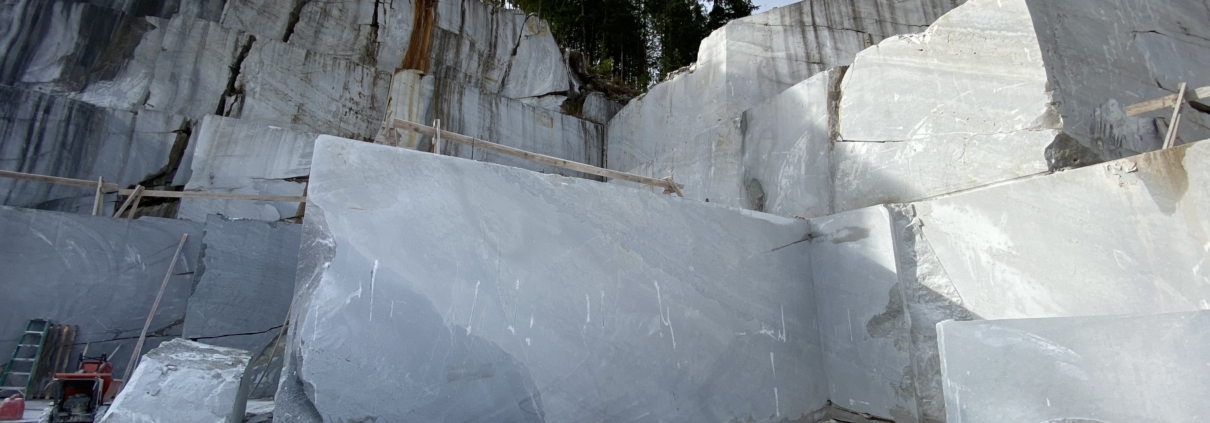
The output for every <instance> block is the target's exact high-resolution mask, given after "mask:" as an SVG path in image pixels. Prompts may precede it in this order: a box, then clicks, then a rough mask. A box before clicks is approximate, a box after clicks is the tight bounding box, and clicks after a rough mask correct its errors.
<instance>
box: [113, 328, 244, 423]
mask: <svg viewBox="0 0 1210 423" xmlns="http://www.w3.org/2000/svg"><path fill="white" fill-rule="evenodd" d="M249 359H250V357H249V355H248V352H247V351H243V350H237V349H234V348H222V347H216V346H213V345H206V344H202V343H197V342H192V341H187V340H184V339H173V340H171V341H168V342H165V343H163V344H162V345H160V346H159V347H158V348H156V349H154V350H151V352H149V353H147V355H145V356H143V358H142V359H141V360H140V361H139V366H138V368H136V369H135V371H134V373H133V374H131V375H130V381H129V382H128V383H126V386H125V387H123V389H122V393H120V394H118V397H117V398H114V400H113V404H112V405H110V407H109V411H107V412H106V413H105V416H104V417H103V418H101V423H142V422H168V421H171V422H182V423H240V422H243V421H244V407H245V406H246V405H247V401H248V393H247V392H244V390H243V389H246V388H241V384H242V383H244V382H245V381H244V379H245V374H244V369H245V367H247V366H248V360H249Z"/></svg>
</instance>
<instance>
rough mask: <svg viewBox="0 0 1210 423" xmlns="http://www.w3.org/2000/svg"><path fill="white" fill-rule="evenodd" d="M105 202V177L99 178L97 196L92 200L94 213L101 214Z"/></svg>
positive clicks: (94, 214)
mask: <svg viewBox="0 0 1210 423" xmlns="http://www.w3.org/2000/svg"><path fill="white" fill-rule="evenodd" d="M104 203H105V177H104V176H102V177H100V178H97V196H96V198H94V199H93V200H92V215H93V216H100V215H101V206H102V205H103V204H104Z"/></svg>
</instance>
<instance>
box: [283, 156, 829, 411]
mask: <svg viewBox="0 0 1210 423" xmlns="http://www.w3.org/2000/svg"><path fill="white" fill-rule="evenodd" d="M311 169H312V170H311V185H310V195H309V197H308V205H307V219H306V221H305V224H304V229H303V238H304V240H303V250H302V252H301V253H300V256H301V260H302V264H301V265H300V268H299V275H300V277H299V285H298V294H297V296H296V297H295V300H294V305H293V309H294V318H293V320H292V322H291V327H292V328H294V330H292V331H291V334H290V342H289V345H288V349H287V363H286V371H285V373H286V376H285V377H284V378H283V380H282V385H281V387H280V388H279V390H278V395H277V400H276V401H277V408H276V410H275V418H276V417H278V416H282V417H283V418H287V419H289V420H290V421H319V420H321V419H322V420H324V421H340V420H358V419H362V420H364V419H379V420H393V421H395V420H398V421H405V420H415V419H422V420H429V421H588V420H595V419H603V420H611V421H612V420H618V421H621V420H632V419H660V420H665V421H686V422H689V421H730V420H733V419H735V420H744V421H782V420H786V419H789V420H796V419H804V420H806V421H814V420H815V419H816V416H817V415H818V414H819V410H820V409H822V408H823V407H824V405H825V403H826V398H827V394H826V392H825V390H826V386H827V385H826V376H825V374H824V372H823V371H822V367H821V366H822V364H821V363H822V357H821V352H820V346H819V344H818V332H817V329H816V327H817V326H816V312H815V299H814V298H813V295H812V289H811V287H810V286H811V285H810V273H811V272H810V261H809V259H808V254H809V251H808V249H807V245H806V243H804V242H802V241H804V240H805V239H807V235H809V228H808V226H809V225H808V224H807V223H806V222H803V221H800V220H795V219H788V218H780V217H775V216H772V215H765V214H759V213H752V212H743V211H738V210H733V209H727V208H722V207H715V206H710V205H706V204H701V203H698V202H693V201H687V200H679V199H675V198H671V197H666V196H658V195H651V194H642V193H637V192H636V191H633V190H630V189H626V188H624V187H617V186H613V185H609V184H601V183H597V182H594V181H586V180H582V179H574V178H564V177H559V176H553V175H541V174H537V173H533V172H529V171H524V170H520V169H515V168H510V167H504V166H498V165H492V164H484V163H477V162H474V161H469V160H464V159H458V158H452V157H442V156H438V155H431V154H426V153H420V152H415V151H410V150H405V149H397V148H392V147H386V146H380V145H372V144H365V143H359V142H356V141H352V140H344V139H338V138H334V137H327V136H321V137H320V138H319V140H318V141H317V143H316V153H315V159H314V160H313V162H312V168H311ZM354 170H356V171H354ZM349 386H358V387H359V389H358V393H357V395H348V387H349Z"/></svg>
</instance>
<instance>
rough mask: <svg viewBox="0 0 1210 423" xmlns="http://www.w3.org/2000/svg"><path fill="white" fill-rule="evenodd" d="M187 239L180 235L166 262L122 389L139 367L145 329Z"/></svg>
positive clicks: (144, 339) (162, 296)
mask: <svg viewBox="0 0 1210 423" xmlns="http://www.w3.org/2000/svg"><path fill="white" fill-rule="evenodd" d="M188 239H189V234H181V242H180V243H178V244H177V245H176V252H175V253H172V261H170V262H168V271H167V272H165V273H164V282H162V283H160V292H159V293H158V294H155V302H154V303H151V311H150V312H148V313H147V320H146V321H144V322H143V330H141V331H139V341H138V342H136V343H135V344H134V352H133V353H131V354H130V363H129V364H127V365H126V371H125V372H124V373H123V374H122V387H123V388H125V387H126V385H129V383H127V382H130V374H131V373H132V372H134V368H135V366H138V365H139V352H140V351H142V350H143V342H144V341H146V340H147V329H148V328H150V327H151V319H153V318H155V310H156V309H157V308H160V300H161V299H163V298H164V289H165V288H168V280H169V279H172V269H175V268H176V260H177V258H178V257H180V256H181V249H182V248H185V241H186V240H188Z"/></svg>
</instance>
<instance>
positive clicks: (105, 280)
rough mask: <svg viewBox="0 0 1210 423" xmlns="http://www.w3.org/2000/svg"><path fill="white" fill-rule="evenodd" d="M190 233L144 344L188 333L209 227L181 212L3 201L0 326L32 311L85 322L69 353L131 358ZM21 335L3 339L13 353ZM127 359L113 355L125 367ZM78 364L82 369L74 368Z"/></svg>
mask: <svg viewBox="0 0 1210 423" xmlns="http://www.w3.org/2000/svg"><path fill="white" fill-rule="evenodd" d="M182 234H189V239H188V240H187V241H186V242H185V246H184V247H183V248H182V250H181V255H180V257H178V258H177V262H176V266H175V267H174V270H173V276H172V277H171V278H170V279H169V280H168V284H167V286H166V287H165V289H164V295H163V298H162V299H161V301H160V305H159V309H158V311H157V312H156V315H155V318H153V319H152V320H151V326H150V328H149V329H148V336H147V341H146V343H145V345H144V352H146V351H147V350H150V349H152V348H155V347H156V346H157V345H159V344H160V342H163V341H166V340H168V339H171V338H172V337H176V336H180V335H181V321H182V320H183V319H184V318H185V311H186V308H187V307H188V306H187V304H188V302H189V296H190V294H191V292H192V291H193V284H194V272H195V271H196V270H197V269H198V257H199V255H200V250H201V245H202V242H201V241H202V225H201V224H198V223H194V222H184V221H179V220H169V219H158V218H142V219H138V220H132V219H110V218H107V217H94V216H83V215H79V214H71V213H60V212H52V211H44V210H30V209H20V208H12V207H2V206H0V239H3V240H4V243H3V246H0V268H3V269H4V275H5V276H4V285H3V286H4V295H0V332H2V333H8V334H19V333H21V331H23V330H24V329H25V323H26V322H28V321H29V320H30V319H34V318H42V319H47V320H50V321H53V322H54V323H55V324H63V325H76V326H79V328H78V330H77V334H76V339H75V342H76V343H77V344H76V346H75V347H73V348H72V351H71V352H70V353H69V354H70V355H71V356H72V357H75V356H76V355H78V354H80V353H82V352H84V347H85V345H86V344H87V345H88V355H89V356H90V357H92V356H99V355H101V354H102V353H104V354H112V353H113V351H115V350H116V351H118V353H117V356H118V357H130V354H131V352H132V349H133V348H134V346H135V343H136V341H137V338H138V336H139V331H140V330H142V329H143V323H144V321H145V320H146V319H147V313H148V312H150V311H151V305H152V303H153V302H155V298H156V294H157V293H158V291H159V289H160V285H161V283H162V282H163V279H164V273H165V272H167V271H168V266H169V264H170V262H171V260H172V258H173V252H174V251H175V250H176V246H177V244H178V243H179V242H180V240H181V235H182ZM16 345H17V339H16V337H4V338H2V339H0V351H12V350H13V349H14V348H15V347H16ZM126 364H127V360H114V361H113V365H114V372H115V373H116V374H122V372H124V371H125V370H126ZM73 370H74V368H73Z"/></svg>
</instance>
